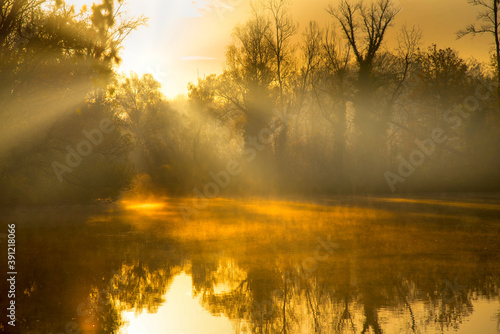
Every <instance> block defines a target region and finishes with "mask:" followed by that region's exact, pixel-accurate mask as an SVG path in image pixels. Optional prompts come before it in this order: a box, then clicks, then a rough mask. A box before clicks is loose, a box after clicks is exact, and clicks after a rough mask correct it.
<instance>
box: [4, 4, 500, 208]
mask: <svg viewBox="0 0 500 334" xmlns="http://www.w3.org/2000/svg"><path fill="white" fill-rule="evenodd" d="M416 3H419V4H420V5H422V6H421V8H426V6H427V5H428V4H429V3H428V2H426V1H413V2H408V3H406V4H402V3H399V2H396V1H391V0H379V1H374V2H357V1H340V2H332V3H330V4H321V3H319V2H318V3H315V4H314V6H313V5H310V6H309V7H310V8H315V9H314V10H318V11H321V13H323V14H321V16H320V15H319V14H314V11H313V10H312V9H311V10H308V11H306V10H304V11H301V15H295V14H297V13H298V12H297V8H299V7H300V6H299V7H295V6H298V5H299V4H300V2H297V4H293V3H292V2H289V1H286V0H262V1H258V2H254V3H253V4H252V5H251V6H243V5H242V8H243V7H245V8H247V10H245V14H244V15H243V14H242V15H241V16H238V20H237V22H234V24H232V25H231V30H230V31H231V34H230V35H229V39H228V40H227V41H226V40H225V39H224V38H222V37H221V38H222V39H221V40H223V41H224V44H223V45H218V43H212V44H211V48H213V49H217V52H218V53H219V55H220V54H223V60H222V63H223V64H222V66H221V67H220V68H217V69H214V71H213V72H212V73H205V74H204V75H199V77H198V78H197V80H194V81H192V82H190V83H188V84H187V95H186V96H184V97H178V98H176V99H173V100H172V99H169V98H168V97H166V96H165V94H164V88H165V87H162V83H161V82H159V81H158V79H157V78H155V75H154V73H153V74H148V73H146V74H141V73H139V74H137V73H134V72H128V73H125V74H124V73H122V71H121V67H120V66H124V65H123V64H126V62H127V61H130V59H131V58H133V57H129V53H128V52H130V47H129V48H128V51H126V50H127V44H126V43H128V42H127V41H129V40H133V38H134V37H133V36H134V35H135V34H136V33H139V32H141V31H143V32H146V31H148V27H147V25H148V24H150V23H151V22H152V23H154V20H152V21H151V22H150V20H148V18H147V17H145V16H140V15H136V14H137V13H138V12H139V11H138V10H136V9H134V10H131V9H130V8H129V7H127V4H126V3H122V2H121V1H115V0H103V2H102V3H97V4H94V5H92V6H86V7H83V8H81V9H80V8H78V7H72V6H70V5H68V4H66V3H65V2H64V1H61V0H58V1H36V0H10V1H6V2H4V3H3V5H2V6H3V7H2V15H1V17H0V44H1V45H2V48H1V55H0V57H1V64H2V65H1V66H0V76H1V78H2V83H1V85H0V98H1V101H2V109H1V113H2V115H1V116H2V123H0V126H1V131H0V133H1V135H0V154H1V156H2V159H1V164H0V185H1V186H2V189H4V191H3V192H2V194H1V195H0V203H1V204H2V205H8V206H10V205H25V204H37V205H42V204H61V203H102V202H113V201H115V200H117V199H119V198H122V196H123V194H124V193H126V192H130V191H133V192H137V193H153V194H161V195H168V196H182V197H192V198H194V200H193V205H192V206H191V207H188V208H181V211H182V212H183V214H184V215H185V216H190V215H192V214H193V213H194V212H196V210H199V208H200V207H203V206H204V205H205V204H204V203H205V202H204V201H206V200H207V199H210V198H214V197H232V196H273V197H275V196H276V197H287V196H296V197H301V198H303V197H306V198H316V197H325V196H333V195H336V194H355V195H363V194H378V193H384V194H386V193H388V194H394V193H396V194H399V193H417V192H439V193H440V192H471V191H473V192H484V191H498V189H499V185H500V184H499V182H500V181H499V180H500V178H499V177H498V176H499V175H498V173H499V168H498V163H499V161H498V159H499V158H498V157H499V156H500V155H499V154H498V153H499V152H498V150H499V147H500V145H498V143H499V131H498V128H499V125H500V124H499V122H500V120H499V112H498V109H499V105H500V102H499V91H500V90H499V88H498V77H499V76H498V73H499V70H500V68H499V65H500V47H499V48H495V49H493V51H492V52H489V51H488V50H489V49H491V45H492V42H494V41H495V36H496V37H498V31H497V30H496V29H495V28H494V27H493V26H492V25H491V22H490V20H491V19H492V18H494V16H495V15H498V9H495V8H496V7H494V8H493V7H492V8H489V7H488V6H487V5H486V3H484V2H477V3H476V4H477V5H476V6H473V4H465V5H466V6H464V9H463V11H461V9H460V13H462V14H463V15H465V13H468V14H470V13H472V14H475V15H472V17H471V18H470V20H469V21H466V22H462V23H461V24H459V25H457V26H455V24H454V23H452V21H449V22H447V21H446V20H444V19H443V20H441V23H442V24H444V25H445V26H446V28H447V29H445V30H441V32H440V33H439V34H438V33H436V34H435V36H434V35H429V34H424V32H425V31H424V30H423V28H421V27H419V26H417V25H410V23H412V22H410V21H411V20H409V19H408V17H409V16H407V15H408V13H409V12H408V8H410V6H413V5H414V4H416ZM443 3H444V2H443ZM443 3H441V4H443ZM204 4H205V5H204V6H202V7H200V8H194V9H193V8H191V11H188V12H186V13H188V14H189V15H188V14H185V16H186V15H187V16H191V17H190V20H192V21H191V22H194V20H203V19H208V17H209V16H210V15H212V14H213V13H214V12H215V10H216V8H213V6H212V7H210V3H208V2H206V3H204ZM210 8H211V10H210V11H208V9H210ZM453 8H455V7H453ZM459 8H461V7H459ZM184 9H186V8H184ZM187 9H189V8H187ZM193 10H194V11H193ZM235 10H236V9H235ZM237 10H238V11H239V10H240V9H237ZM466 10H467V12H466ZM482 11H483V12H484V13H485V15H483V16H482V18H479V19H476V18H475V16H477V13H481V12H482ZM207 12H208V13H210V15H208V14H206V13H207ZM412 12H413V11H412ZM307 13H310V15H311V16H310V17H308V19H309V20H310V21H307V20H306V19H305V18H303V17H302V16H305V15H306V14H307ZM405 13H406V14H405ZM435 13H437V11H436V12H435ZM417 14H418V11H415V15H417ZM316 15H318V17H316ZM219 16H220V15H219ZM458 16H460V15H458ZM228 17H229V16H228ZM296 17H300V22H299V21H298V19H297V18H296ZM416 17H417V16H415V18H416ZM443 17H444V16H443ZM166 18H168V16H167V17H166ZM220 19H221V17H219V20H220ZM232 19H235V18H234V17H232ZM240 19H241V21H240ZM316 19H318V20H317V21H316ZM405 21H406V23H407V24H402V23H403V22H405ZM419 21H420V19H419ZM422 21H424V22H423V23H424V24H423V26H424V27H426V26H427V24H429V23H431V22H433V21H432V19H431V18H429V20H423V19H422ZM172 22H174V21H172ZM222 22H224V23H218V25H220V27H221V28H220V29H222V27H224V26H225V25H226V24H229V22H230V21H229V19H227V21H226V20H224V19H223V20H222ZM304 22H305V23H304ZM417 23H418V22H417ZM150 28H151V26H150ZM426 29H428V28H426ZM436 29H437V27H436ZM448 29H449V31H450V32H449V34H448V35H447V37H446V38H448V39H449V40H450V41H455V40H456V39H457V38H458V39H459V41H460V43H465V44H467V45H474V44H473V43H478V42H481V43H482V44H481V45H482V50H484V51H483V52H482V53H481V58H482V59H486V61H480V60H477V59H473V58H470V57H469V54H468V53H467V51H466V50H462V49H452V48H450V47H448V46H447V45H446V44H445V43H442V44H441V43H440V41H441V38H442V37H440V36H441V34H444V33H445V32H446V31H447V30H448ZM436 31H437V30H436ZM219 32H220V31H219ZM148 33H149V34H150V36H158V35H159V34H158V33H156V32H155V31H154V29H153V30H149V31H148ZM189 33H190V34H194V36H196V39H189V38H185V39H184V40H183V42H182V43H168V42H167V43H164V44H163V43H161V42H158V45H160V46H161V47H163V48H165V49H164V50H163V51H162V52H155V54H156V55H159V56H163V55H164V56H165V57H168V56H169V55H171V54H175V52H177V51H169V50H175V49H176V48H178V47H179V48H181V49H182V47H183V45H191V46H192V47H194V46H196V45H199V44H197V43H196V41H198V40H203V41H205V42H206V43H207V44H209V43H211V38H207V37H206V36H218V35H217V34H216V33H214V34H210V30H209V29H208V28H207V29H203V27H197V26H196V24H193V25H191V26H189ZM138 36H140V35H138ZM219 36H222V35H219ZM424 36H425V37H424ZM214 38H215V37H214ZM433 38H435V39H433ZM215 40H217V39H216V38H215ZM150 42H151V40H149V39H144V40H143V43H144V44H145V45H146V44H148V43H150ZM457 43H458V42H457ZM152 44H154V45H156V44H157V43H152ZM160 46H159V47H160ZM140 48H141V47H139V46H138V47H136V49H140ZM147 50H149V49H148V48H144V51H147ZM200 50H201V49H200ZM469 50H470V49H469ZM480 50H481V48H477V49H476V51H477V52H479V51H480ZM469 52H470V51H469ZM211 57H212V56H211V55H209V54H205V53H191V54H187V53H186V54H185V57H184V58H183V59H184V61H187V62H189V63H190V64H191V62H193V63H192V70H193V71H194V70H195V69H196V68H197V67H196V62H197V61H208V60H209V59H208V58H211ZM217 57H220V56H215V57H213V58H217ZM127 59H129V60H127ZM134 61H137V59H136V60H134ZM138 63H139V62H138ZM171 68H172V70H173V71H176V70H178V67H177V66H175V64H171ZM221 69H222V70H221ZM171 80H172V82H175V85H178V84H183V80H181V79H179V78H171ZM200 201H201V202H202V204H200Z"/></svg>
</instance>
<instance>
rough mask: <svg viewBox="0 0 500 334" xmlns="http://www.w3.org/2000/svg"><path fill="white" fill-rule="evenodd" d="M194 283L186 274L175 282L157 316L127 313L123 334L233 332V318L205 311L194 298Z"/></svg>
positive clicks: (197, 299)
mask: <svg viewBox="0 0 500 334" xmlns="http://www.w3.org/2000/svg"><path fill="white" fill-rule="evenodd" d="M192 290H193V285H192V280H191V277H190V276H188V275H186V274H185V273H182V274H179V275H178V276H176V277H175V278H174V279H173V282H172V285H171V286H170V289H169V291H168V292H167V294H166V295H165V300H166V302H165V303H164V304H162V305H161V306H160V307H159V308H158V311H157V312H156V313H154V314H149V313H146V312H143V313H141V314H140V315H137V316H136V315H135V313H134V312H133V311H131V312H123V314H122V316H123V319H124V320H125V321H126V323H127V324H126V326H125V327H124V328H122V329H121V330H120V332H119V333H120V334H156V333H158V334H160V333H161V334H165V333H168V334H200V333H207V334H224V333H228V334H229V333H233V328H232V325H231V322H230V321H229V319H228V318H227V317H225V316H214V315H212V314H210V312H208V311H207V310H205V309H204V308H203V307H202V306H201V305H200V301H199V298H197V297H193V296H192Z"/></svg>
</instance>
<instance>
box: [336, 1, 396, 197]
mask: <svg viewBox="0 0 500 334" xmlns="http://www.w3.org/2000/svg"><path fill="white" fill-rule="evenodd" d="M399 10H400V9H399V8H396V7H395V6H394V4H393V2H392V0H378V1H377V2H372V3H371V4H369V5H365V4H364V3H363V2H362V1H358V2H351V1H350V0H342V1H341V2H340V4H339V5H338V6H337V7H333V6H330V7H329V8H328V12H329V13H330V14H331V15H332V16H333V17H334V18H335V19H336V21H337V22H338V24H339V26H340V29H341V31H342V33H343V35H344V38H345V39H346V40H347V42H348V44H349V46H350V49H351V50H352V53H353V55H354V58H355V60H356V63H357V65H358V73H357V77H358V81H357V83H356V88H357V89H356V93H355V96H354V101H353V102H354V108H355V111H356V112H355V118H354V121H355V125H356V129H357V134H358V143H357V146H358V147H357V148H358V153H359V154H358V165H359V166H371V168H370V170H369V171H368V172H367V173H366V174H367V175H365V176H366V177H367V179H366V180H365V183H366V185H367V186H368V188H369V189H371V190H373V186H376V184H374V183H373V182H375V183H377V181H375V180H377V179H378V178H377V176H378V174H380V175H381V173H380V169H381V168H383V164H384V163H385V158H384V154H382V153H383V151H384V148H385V134H386V129H387V117H385V115H384V114H385V110H384V108H382V113H379V112H378V111H379V110H377V108H378V107H377V102H380V101H376V100H375V99H374V98H375V92H376V90H377V88H379V86H380V85H378V82H377V80H376V78H375V69H376V67H377V66H378V65H379V64H378V63H377V62H378V61H379V60H380V59H382V58H381V57H380V55H379V54H380V53H381V52H380V51H381V47H382V43H383V41H384V38H385V36H386V32H387V29H388V28H389V27H390V26H391V25H392V23H393V21H394V18H395V17H396V15H397V14H398V13H399ZM379 104H380V103H379ZM368 174H369V175H368Z"/></svg>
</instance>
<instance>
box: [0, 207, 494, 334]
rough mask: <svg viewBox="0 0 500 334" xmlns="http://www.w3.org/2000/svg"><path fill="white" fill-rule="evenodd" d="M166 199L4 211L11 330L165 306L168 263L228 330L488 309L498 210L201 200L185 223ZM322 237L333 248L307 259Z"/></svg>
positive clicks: (82, 325)
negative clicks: (202, 207)
mask: <svg viewBox="0 0 500 334" xmlns="http://www.w3.org/2000/svg"><path fill="white" fill-rule="evenodd" d="M176 201H177V202H176ZM181 201H182V200H171V202H173V203H170V204H172V205H171V206H175V205H176V204H178V202H181ZM381 203H382V204H381ZM354 204H355V205H354ZM390 206H398V208H399V211H398V210H394V208H393V207H390ZM168 207H169V206H167V209H162V212H161V213H160V214H159V215H154V214H151V212H149V213H148V214H147V215H142V214H141V213H140V212H134V213H131V212H129V211H121V210H115V211H114V212H100V211H99V212H90V213H87V214H82V213H81V212H79V213H76V212H74V209H68V210H67V215H64V213H61V211H58V212H57V213H56V214H54V215H52V214H51V213H50V212H49V213H45V214H44V215H40V214H39V212H37V213H29V212H24V213H19V212H17V213H15V214H13V213H10V214H9V215H4V217H7V219H9V221H11V222H12V221H15V222H16V223H17V224H18V232H17V236H18V243H19V245H29V247H28V246H23V253H22V254H23V256H22V257H21V258H20V259H19V264H18V265H19V271H21V269H22V272H23V275H22V276H18V279H19V281H18V282H17V284H18V291H23V293H22V294H20V295H19V296H18V297H17V303H18V305H22V307H20V308H19V313H18V321H19V324H20V326H21V327H22V328H23V333H50V332H64V331H65V327H67V325H68V324H69V323H71V322H74V323H76V324H77V325H78V328H79V329H80V330H81V331H82V333H113V332H117V331H119V329H120V328H121V327H123V326H124V325H125V323H124V319H123V317H122V315H123V313H124V312H128V311H134V312H135V313H136V314H137V315H138V314H140V313H141V312H149V313H155V312H156V311H157V310H158V308H159V307H160V306H161V305H164V304H165V303H168V302H169V301H168V300H166V296H167V291H168V290H169V287H170V285H171V284H172V282H173V280H174V278H175V277H176V276H177V275H179V274H180V273H182V272H185V273H186V274H188V275H189V276H190V277H191V279H192V289H193V291H192V295H193V297H194V298H197V299H199V301H200V304H201V305H202V306H203V307H204V308H205V309H206V310H208V311H209V312H210V313H211V314H213V315H214V316H219V315H222V316H225V317H227V318H228V319H230V320H231V321H232V323H233V328H234V332H235V333H393V332H397V333H421V332H432V331H435V332H441V331H442V330H446V329H447V328H462V327H461V326H463V325H462V324H463V322H464V321H465V320H467V319H470V318H471V316H472V315H473V314H474V312H475V309H474V308H475V303H477V302H478V301H487V300H490V301H493V302H494V304H492V305H493V306H494V307H497V308H498V307H499V306H500V304H499V288H498V287H499V283H500V268H499V267H498V262H499V259H500V256H499V252H500V247H499V246H500V241H499V235H500V226H499V223H498V219H497V218H495V217H496V215H497V212H498V210H492V209H491V208H490V209H476V208H470V207H466V206H464V207H458V208H457V206H456V203H455V204H454V206H442V205H441V206H439V207H436V206H433V205H430V204H425V203H424V204H417V203H407V204H405V205H404V206H401V204H400V203H389V202H377V203H374V201H358V202H356V203H349V204H346V203H343V202H341V203H336V204H335V205H332V204H331V203H330V204H329V205H328V206H326V205H313V204H297V203H285V202H281V203H280V202H269V201H267V202H258V201H227V200H220V201H219V200H213V202H212V204H211V207H210V208H208V209H207V210H206V211H205V212H203V213H201V214H200V215H199V216H198V217H197V218H196V219H194V220H193V221H191V222H189V223H188V224H185V223H184V222H183V221H182V218H181V217H176V216H175V215H173V214H172V212H170V213H169V214H168V215H167V214H165V212H164V211H165V210H168ZM388 209H390V210H388ZM266 212H269V214H266ZM38 217H41V218H38ZM471 217H475V219H470V218H471ZM35 222H36V224H35ZM68 222H70V223H68ZM328 235H330V236H331V240H332V241H333V242H335V243H336V244H337V245H339V246H338V247H337V248H335V249H334V250H333V251H332V252H330V253H324V254H323V255H324V256H322V257H321V258H320V259H319V260H317V261H315V262H314V261H312V262H311V261H308V259H311V257H313V256H314V254H315V251H316V250H317V247H318V238H319V237H321V238H326V236H328ZM20 247H21V246H20ZM325 254H326V255H325ZM306 264H307V265H306ZM1 284H3V285H4V284H5V283H4V282H2V283H1ZM3 285H2V289H3V288H4V286H3ZM82 303H83V304H84V306H83V307H82V306H81V305H82ZM496 313H498V311H495V312H494V314H496ZM499 318H500V317H499ZM492 321H493V320H492ZM494 321H497V320H494ZM498 321H500V320H498ZM495 325H496V324H493V326H495ZM70 327H71V326H70ZM159 330H160V329H159ZM66 331H68V330H67V329H66ZM73 332H75V333H76V332H77V331H76V330H75V331H73Z"/></svg>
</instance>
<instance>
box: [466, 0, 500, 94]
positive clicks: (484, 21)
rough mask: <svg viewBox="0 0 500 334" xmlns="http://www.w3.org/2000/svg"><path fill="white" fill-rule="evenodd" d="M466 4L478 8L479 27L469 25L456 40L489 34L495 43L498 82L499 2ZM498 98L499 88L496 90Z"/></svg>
mask: <svg viewBox="0 0 500 334" xmlns="http://www.w3.org/2000/svg"><path fill="white" fill-rule="evenodd" d="M468 3H469V4H471V5H473V6H477V7H480V11H479V14H478V15H477V20H478V21H479V22H481V24H480V25H475V24H470V25H468V26H467V27H466V28H465V29H462V30H460V31H458V33H457V36H458V38H462V37H464V36H466V35H472V36H476V35H483V34H491V35H492V36H493V39H494V41H495V42H494V43H495V62H496V67H497V78H498V79H499V80H500V36H499V27H500V22H499V19H500V18H499V6H500V0H468ZM497 89H498V90H497V93H498V95H499V96H500V86H499V87H498V88H497Z"/></svg>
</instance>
